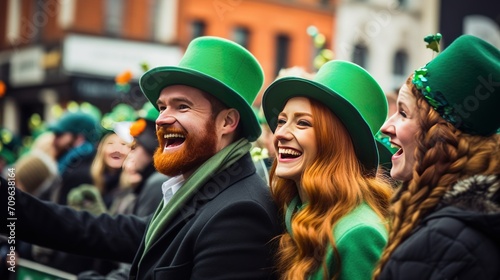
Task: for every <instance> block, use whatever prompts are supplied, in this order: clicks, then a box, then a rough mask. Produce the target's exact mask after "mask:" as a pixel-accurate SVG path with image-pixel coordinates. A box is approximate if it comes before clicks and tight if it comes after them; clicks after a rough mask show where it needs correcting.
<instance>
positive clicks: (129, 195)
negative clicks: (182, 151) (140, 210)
mask: <svg viewBox="0 0 500 280" xmlns="http://www.w3.org/2000/svg"><path fill="white" fill-rule="evenodd" d="M130 135H131V136H132V137H133V142H132V144H131V146H132V149H131V151H130V153H129V155H128V156H127V158H126V159H125V161H124V163H123V172H122V174H121V176H120V189H119V193H118V196H117V198H116V199H115V201H114V202H113V205H112V206H111V208H110V213H111V214H133V213H134V212H135V209H136V207H138V205H136V202H137V197H138V196H139V195H140V194H141V193H142V192H143V190H144V186H145V184H146V181H147V180H148V178H149V177H150V176H151V175H153V174H154V173H155V172H156V170H155V168H154V165H153V155H154V152H155V150H156V149H157V148H158V139H157V138H156V125H155V122H154V121H152V120H149V119H144V118H138V119H137V120H136V121H135V122H134V123H132V125H131V126H130ZM165 181H166V180H165ZM160 189H161V184H159V185H157V186H156V190H155V191H154V190H153V191H152V195H153V196H154V198H156V200H155V201H152V202H151V203H152V205H148V206H149V207H152V211H154V209H156V207H157V206H158V204H159V203H160V201H161V191H160ZM148 191H150V190H148ZM152 211H151V213H152ZM151 213H148V214H151Z"/></svg>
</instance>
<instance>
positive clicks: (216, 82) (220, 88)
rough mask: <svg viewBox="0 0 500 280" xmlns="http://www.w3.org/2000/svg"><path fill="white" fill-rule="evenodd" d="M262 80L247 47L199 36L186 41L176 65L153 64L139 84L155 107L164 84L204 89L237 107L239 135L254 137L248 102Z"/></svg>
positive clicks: (257, 127)
mask: <svg viewBox="0 0 500 280" xmlns="http://www.w3.org/2000/svg"><path fill="white" fill-rule="evenodd" d="M263 82H264V72H263V70H262V68H261V66H260V64H259V62H258V61H257V59H256V58H255V57H254V56H253V55H252V54H251V53H250V52H249V51H247V50H246V49H245V48H243V47H242V46H240V45H238V44H236V43H234V42H232V41H229V40H226V39H222V38H218V37H212V36H203V37H199V38H196V39H194V40H193V41H192V42H191V43H190V44H189V46H188V48H187V50H186V53H185V54H184V56H183V57H182V59H181V61H180V62H179V65H178V66H161V67H156V68H153V69H151V70H149V71H147V72H146V73H144V75H142V77H141V79H140V81H139V85H140V87H141V89H142V92H143V93H144V95H145V96H146V97H147V99H148V100H149V101H150V102H151V103H152V104H153V105H154V106H155V107H156V106H157V105H156V101H157V100H158V97H159V95H160V92H161V91H162V90H163V89H164V88H165V87H168V86H172V85H186V86H191V87H194V88H197V89H199V90H202V91H204V92H207V93H208V94H211V95H213V96H215V97H216V98H217V99H219V100H220V101H221V102H222V103H224V104H225V105H226V106H228V107H230V108H235V109H237V110H238V111H239V113H240V116H241V118H240V121H241V124H242V132H243V136H244V137H246V138H247V139H248V140H249V141H254V140H256V139H257V138H258V137H259V136H260V134H261V128H260V125H259V122H258V120H257V117H256V116H255V114H254V112H253V110H252V106H251V105H252V104H253V102H254V100H255V98H256V97H257V94H258V93H259V90H260V89H261V87H262V85H263ZM157 109H158V108H157Z"/></svg>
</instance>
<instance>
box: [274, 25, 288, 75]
mask: <svg viewBox="0 0 500 280" xmlns="http://www.w3.org/2000/svg"><path fill="white" fill-rule="evenodd" d="M289 52H290V37H288V36H287V35H284V34H280V35H278V36H276V69H275V72H274V75H275V76H277V75H278V73H279V72H280V70H281V69H282V68H286V67H288V53H289Z"/></svg>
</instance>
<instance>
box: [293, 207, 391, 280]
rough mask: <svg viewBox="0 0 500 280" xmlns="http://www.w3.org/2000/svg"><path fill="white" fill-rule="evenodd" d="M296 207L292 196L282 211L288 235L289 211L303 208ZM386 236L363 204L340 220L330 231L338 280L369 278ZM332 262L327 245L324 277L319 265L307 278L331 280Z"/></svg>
mask: <svg viewBox="0 0 500 280" xmlns="http://www.w3.org/2000/svg"><path fill="white" fill-rule="evenodd" d="M299 204H300V203H299V198H298V197H296V198H295V199H294V200H292V202H291V203H290V205H289V206H288V208H287V211H286V216H285V223H286V226H287V230H288V232H289V233H290V235H291V218H292V216H293V212H295V211H296V210H297V209H298V211H300V210H301V209H302V208H303V206H301V205H299ZM298 205H299V206H298ZM387 236H388V233H387V230H386V228H385V226H384V221H382V220H381V219H380V218H379V216H377V214H376V213H375V212H374V211H373V210H372V209H371V208H370V206H368V204H366V203H362V204H360V205H359V206H358V207H356V208H355V209H354V210H353V211H351V212H350V213H349V214H347V215H346V216H344V217H342V218H341V219H340V221H339V222H338V223H337V224H336V225H335V227H334V229H333V239H334V240H335V242H336V246H337V251H338V253H339V255H340V259H341V261H340V278H339V279H341V280H363V279H371V278H372V273H373V270H374V269H375V266H376V264H377V262H378V260H379V258H380V256H381V254H382V250H383V249H384V247H385V245H386V244H387ZM335 261H336V260H335V259H334V254H333V249H332V247H331V246H330V245H328V248H327V256H326V263H327V265H326V267H327V268H328V274H327V275H325V271H324V270H323V266H320V267H319V268H318V270H317V271H315V272H314V273H313V274H312V275H311V276H310V277H309V279H311V280H316V279H321V280H322V279H331V275H333V273H334V270H335V269H336V265H335Z"/></svg>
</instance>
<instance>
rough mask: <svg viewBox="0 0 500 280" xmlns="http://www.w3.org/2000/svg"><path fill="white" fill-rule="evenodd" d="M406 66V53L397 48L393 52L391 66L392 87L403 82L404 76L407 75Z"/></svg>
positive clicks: (398, 85)
mask: <svg viewBox="0 0 500 280" xmlns="http://www.w3.org/2000/svg"><path fill="white" fill-rule="evenodd" d="M407 68H408V54H407V53H406V52H405V51H404V50H398V51H397V52H396V53H395V54H394V61H393V67H392V74H393V75H392V86H393V87H394V88H398V87H400V86H401V85H402V84H403V83H404V82H405V79H406V77H407V76H408V75H409V72H408V69H407Z"/></svg>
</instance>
